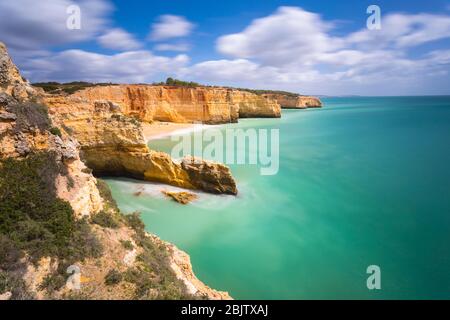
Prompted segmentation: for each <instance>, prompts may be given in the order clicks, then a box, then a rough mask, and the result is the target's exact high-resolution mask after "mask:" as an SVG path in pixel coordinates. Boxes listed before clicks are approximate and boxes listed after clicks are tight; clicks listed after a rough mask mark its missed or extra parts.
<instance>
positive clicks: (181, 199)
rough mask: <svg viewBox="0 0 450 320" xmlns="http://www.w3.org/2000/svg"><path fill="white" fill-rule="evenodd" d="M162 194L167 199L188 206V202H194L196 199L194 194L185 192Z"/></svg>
mask: <svg viewBox="0 0 450 320" xmlns="http://www.w3.org/2000/svg"><path fill="white" fill-rule="evenodd" d="M162 193H163V194H164V195H166V196H167V197H169V198H171V199H172V200H174V201H176V202H178V203H181V204H188V203H189V202H191V201H194V200H196V199H197V198H198V196H197V195H196V194H195V193H191V192H186V191H181V192H175V191H166V190H163V191H162Z"/></svg>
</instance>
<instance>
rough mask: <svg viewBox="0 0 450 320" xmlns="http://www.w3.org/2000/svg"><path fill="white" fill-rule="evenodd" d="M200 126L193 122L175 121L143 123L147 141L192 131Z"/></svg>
mask: <svg viewBox="0 0 450 320" xmlns="http://www.w3.org/2000/svg"><path fill="white" fill-rule="evenodd" d="M196 126H198V125H196V124H193V123H174V122H154V123H142V128H143V131H144V137H145V140H146V141H149V140H155V139H161V138H164V137H167V136H170V135H171V134H173V133H178V132H183V131H190V130H194V128H195V127H196Z"/></svg>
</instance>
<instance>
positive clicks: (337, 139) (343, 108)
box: [107, 97, 450, 299]
mask: <svg viewBox="0 0 450 320" xmlns="http://www.w3.org/2000/svg"><path fill="white" fill-rule="evenodd" d="M323 100H324V103H325V107H324V108H322V109H316V110H306V111H305V110H283V114H282V118H281V119H248V120H240V123H239V124H230V125H224V126H222V127H221V130H225V129H226V128H231V127H233V128H277V129H279V132H280V169H279V172H278V174H276V175H273V176H262V175H260V171H259V168H258V166H255V165H232V166H230V167H231V169H232V172H233V175H234V176H235V178H236V180H237V184H238V189H239V195H238V196H237V197H233V196H217V195H209V194H205V193H200V198H199V200H198V201H196V202H194V203H191V204H189V205H187V206H182V205H179V204H177V203H175V202H172V201H169V200H168V199H166V198H164V197H163V195H162V194H161V192H160V190H161V189H169V190H172V189H176V188H172V187H167V186H163V185H158V184H152V183H145V182H141V181H135V180H129V179H107V182H108V183H109V185H110V186H111V188H112V191H113V195H114V197H115V199H116V200H117V201H118V204H119V206H120V207H121V209H122V210H124V211H126V212H130V211H135V210H137V211H140V212H142V217H143V220H144V222H145V224H146V227H147V229H148V231H150V232H153V233H155V234H157V235H158V236H160V237H161V238H163V239H165V240H167V241H170V242H172V243H175V244H176V245H177V246H178V247H179V248H181V249H183V250H185V251H186V252H188V253H189V255H190V256H191V260H192V264H193V267H194V272H195V273H196V275H197V276H198V277H199V278H200V279H201V280H202V281H203V282H205V283H206V284H208V285H209V286H211V287H213V288H216V289H219V290H225V291H228V292H229V293H230V294H231V295H232V296H233V297H234V298H236V299H347V298H351V299H380V298H384V299H393V298H399V299H427V298H447V299H448V298H450V250H449V246H450V97H386V98H360V97H352V98H327V99H323ZM149 145H150V146H151V147H152V148H154V149H158V150H162V151H170V150H171V148H172V146H173V145H174V142H172V141H170V139H169V138H166V139H160V140H155V141H151V142H150V144H149ZM137 190H141V191H144V192H143V194H142V195H141V196H135V195H133V193H134V192H136V191H137ZM369 265H377V266H379V267H380V269H381V290H368V289H367V286H366V280H367V277H368V276H369V275H368V274H367V273H366V269H367V267H368V266H369Z"/></svg>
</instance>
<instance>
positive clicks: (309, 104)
mask: <svg viewBox="0 0 450 320" xmlns="http://www.w3.org/2000/svg"><path fill="white" fill-rule="evenodd" d="M263 96H264V97H266V98H268V99H274V100H276V101H277V102H278V103H279V104H280V105H281V107H282V108H283V109H306V108H320V107H322V102H321V101H320V99H319V98H316V97H312V96H301V95H296V94H282V93H265V94H263Z"/></svg>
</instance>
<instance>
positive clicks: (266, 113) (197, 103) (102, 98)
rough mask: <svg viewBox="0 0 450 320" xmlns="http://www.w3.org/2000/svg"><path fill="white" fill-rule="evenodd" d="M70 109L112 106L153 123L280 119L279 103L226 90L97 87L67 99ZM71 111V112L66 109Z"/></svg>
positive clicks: (162, 87) (125, 113)
mask: <svg viewBox="0 0 450 320" xmlns="http://www.w3.org/2000/svg"><path fill="white" fill-rule="evenodd" d="M64 100H66V102H65V103H60V104H59V107H62V106H61V104H66V105H68V106H71V107H74V106H76V109H83V110H89V109H90V110H98V109H100V108H101V106H102V104H104V103H105V102H106V103H109V104H111V106H113V107H114V108H116V109H117V110H120V112H122V113H123V114H124V115H131V116H135V117H137V118H139V119H140V120H142V121H147V122H151V121H154V120H157V121H168V122H201V123H205V124H219V123H230V122H237V120H238V118H239V117H245V118H250V117H272V118H274V117H275V118H278V117H280V116H281V113H280V106H279V105H278V104H277V103H276V101H274V100H271V99H266V98H264V97H262V96H259V95H256V94H253V93H249V92H243V91H239V90H234V89H227V88H213V87H195V88H189V87H171V86H152V85H112V86H94V87H91V88H87V89H84V90H81V91H77V92H75V93H74V94H72V95H69V96H67V97H65V98H64ZM67 111H70V110H67Z"/></svg>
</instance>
